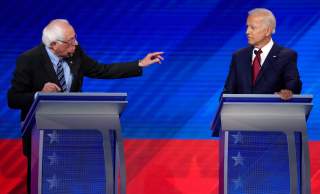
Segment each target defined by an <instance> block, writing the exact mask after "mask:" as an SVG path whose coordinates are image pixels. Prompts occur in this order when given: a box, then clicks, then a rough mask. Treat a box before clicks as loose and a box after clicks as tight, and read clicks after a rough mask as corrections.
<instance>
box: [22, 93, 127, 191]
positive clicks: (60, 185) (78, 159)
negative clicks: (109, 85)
mask: <svg viewBox="0 0 320 194" xmlns="http://www.w3.org/2000/svg"><path fill="white" fill-rule="evenodd" d="M126 97H127V95H126V93H50V94H48V93H39V94H38V95H37V97H36V99H35V101H34V103H33V105H32V107H31V109H30V111H29V113H28V115H27V118H26V120H25V122H24V125H23V130H24V131H26V130H32V131H31V133H32V157H31V192H32V194H51V193H52V194H53V193H54V194H57V193H59V194H82V193H85V194H106V193H107V194H118V193H121V194H125V193H126V171H125V161H124V146H123V141H122V136H121V127H120V126H121V125H120V114H121V113H122V111H123V110H124V107H125V106H126V104H127V101H126Z"/></svg>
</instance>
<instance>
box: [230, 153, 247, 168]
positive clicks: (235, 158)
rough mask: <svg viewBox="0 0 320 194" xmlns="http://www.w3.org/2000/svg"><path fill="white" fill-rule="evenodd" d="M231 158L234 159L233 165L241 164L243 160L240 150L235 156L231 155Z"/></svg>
mask: <svg viewBox="0 0 320 194" xmlns="http://www.w3.org/2000/svg"><path fill="white" fill-rule="evenodd" d="M232 159H234V165H233V166H238V165H239V164H240V165H241V166H243V165H244V164H243V160H244V158H243V157H242V156H241V154H240V152H238V155H237V156H232Z"/></svg>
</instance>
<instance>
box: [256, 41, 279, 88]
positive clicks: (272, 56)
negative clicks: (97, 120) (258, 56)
mask: <svg viewBox="0 0 320 194" xmlns="http://www.w3.org/2000/svg"><path fill="white" fill-rule="evenodd" d="M279 52H280V47H279V46H278V45H277V44H276V43H274V44H273V46H272V48H271V50H270V52H269V54H268V56H267V58H266V60H265V61H264V63H263V65H262V67H261V70H260V72H259V74H258V77H257V80H256V85H257V84H258V83H259V81H260V80H261V78H262V77H263V74H264V72H266V70H268V68H270V66H271V65H272V64H273V63H274V60H276V59H277V58H278V54H279Z"/></svg>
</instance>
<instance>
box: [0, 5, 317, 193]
mask: <svg viewBox="0 0 320 194" xmlns="http://www.w3.org/2000/svg"><path fill="white" fill-rule="evenodd" d="M256 7H266V8H268V9H271V10H272V11H273V12H274V14H275V16H276V18H277V29H276V34H275V35H274V37H273V39H274V41H275V42H277V43H279V44H282V45H284V46H286V47H290V48H292V49H294V50H296V51H297V52H298V54H299V58H298V67H299V70H300V73H301V79H302V81H303V91H302V93H303V94H312V95H314V108H313V111H312V114H311V115H310V118H309V122H308V128H309V131H308V134H309V138H310V141H311V143H310V145H311V147H310V148H311V154H312V155H311V159H312V172H311V173H312V189H313V194H317V193H318V194H319V193H320V186H319V185H320V170H319V168H320V161H319V160H320V157H319V156H320V151H319V149H320V146H319V145H320V142H319V141H320V130H319V124H320V119H319V115H320V109H319V106H320V104H319V101H320V97H319V94H320V92H319V87H320V68H319V64H318V63H319V58H320V2H319V1H318V0H304V1H301V0H287V1H278V0H263V1H254V0H229V1H223V0H202V1H199V0H167V1H159V0H148V1H147V0H141V1H137V0H117V1H105V0H101V1H98V0H91V1H84V0H78V1H62V0H56V1H45V0H42V1H40V0H38V1H31V0H25V1H22V0H18V1H16V0H11V1H6V2H1V6H0V23H1V25H0V75H1V76H0V88H1V90H0V106H1V111H0V155H1V159H0V189H2V192H5V193H6V192H9V191H11V192H13V193H23V191H24V189H25V187H24V181H23V180H24V178H25V173H26V171H25V168H26V167H25V160H24V158H23V157H22V154H21V148H20V146H21V142H20V130H19V118H18V115H19V112H18V111H16V110H10V109H8V107H7V103H6V101H7V100H6V92H7V89H8V87H9V85H10V80H11V77H12V71H13V69H14V66H15V60H16V57H17V56H18V55H19V54H20V53H22V52H23V51H25V50H27V49H30V48H31V47H33V46H35V45H37V44H39V43H40V42H41V32H42V29H43V27H44V26H45V25H46V24H47V23H48V22H49V21H50V20H51V19H55V18H65V19H68V20H69V21H70V23H71V24H72V25H73V26H74V28H75V30H76V33H77V39H78V41H79V43H80V45H81V46H82V48H83V49H84V50H85V51H86V53H87V54H88V55H90V56H92V57H93V58H95V59H96V60H98V61H100V62H102V63H112V62H121V61H132V60H137V59H141V58H142V57H143V56H145V55H146V54H147V53H148V52H153V51H164V52H165V54H164V57H165V61H164V62H163V64H160V65H153V66H151V67H149V68H146V69H145V70H144V73H143V74H144V75H143V77H138V78H130V79H121V80H94V79H85V84H84V88H83V89H84V91H85V92H86V91H90V92H127V93H128V100H129V105H128V106H127V109H126V112H125V113H124V114H123V115H122V122H123V132H124V137H125V138H126V140H125V141H126V142H125V146H126V157H127V171H128V193H129V194H143V193H167V194H168V193H175V194H178V193H183V194H185V193H188V194H189V193H190V194H191V193H202V194H205V193H216V192H217V183H218V182H217V173H218V171H217V168H218V166H217V161H218V160H217V157H218V145H217V139H214V138H212V137H211V131H210V124H211V120H212V117H213V115H214V113H215V110H216V107H217V105H218V98H219V96H220V94H221V91H222V88H223V84H224V80H225V78H226V74H227V70H228V68H229V64H230V60H231V55H232V53H233V52H234V51H236V50H237V49H239V48H242V47H245V46H247V41H246V36H245V30H246V25H245V23H246V17H247V12H248V10H250V9H252V8H256ZM199 191H201V192H199Z"/></svg>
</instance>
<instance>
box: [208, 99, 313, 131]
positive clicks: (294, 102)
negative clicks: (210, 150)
mask: <svg viewBox="0 0 320 194" xmlns="http://www.w3.org/2000/svg"><path fill="white" fill-rule="evenodd" d="M312 99H313V96H312V95H293V97H292V98H291V99H289V100H282V99H281V98H280V97H279V95H277V94H223V95H222V97H221V99H220V103H219V106H218V109H217V111H216V114H215V116H214V120H213V123H212V127H211V129H212V130H213V136H218V135H219V131H220V130H221V115H220V114H221V111H222V109H224V106H226V107H228V110H229V111H230V110H233V109H230V106H238V107H240V108H238V110H241V109H242V110H245V109H247V108H250V109H251V108H254V109H255V110H259V109H260V110H263V108H267V109H272V107H275V109H274V111H278V110H280V109H281V107H286V109H287V108H288V107H294V106H295V107H297V106H300V107H303V108H304V110H305V115H306V118H308V115H309V113H310V110H311V107H312ZM243 108H245V109H243ZM265 110H266V109H265Z"/></svg>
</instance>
